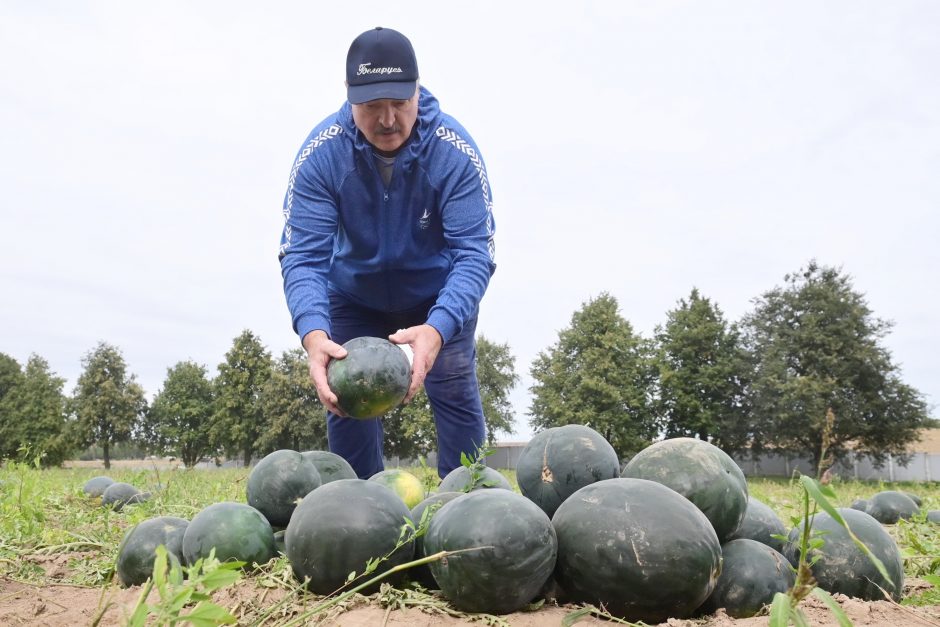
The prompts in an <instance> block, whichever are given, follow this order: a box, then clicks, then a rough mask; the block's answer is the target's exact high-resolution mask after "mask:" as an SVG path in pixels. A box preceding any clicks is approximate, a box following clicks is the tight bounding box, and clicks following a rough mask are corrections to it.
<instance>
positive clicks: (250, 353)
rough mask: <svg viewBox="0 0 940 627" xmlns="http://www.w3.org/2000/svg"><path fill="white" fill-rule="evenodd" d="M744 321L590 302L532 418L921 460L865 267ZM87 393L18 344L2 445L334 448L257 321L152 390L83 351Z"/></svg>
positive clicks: (500, 415)
mask: <svg viewBox="0 0 940 627" xmlns="http://www.w3.org/2000/svg"><path fill="white" fill-rule="evenodd" d="M753 303H754V308H753V310H752V311H751V312H749V313H747V314H746V315H745V316H744V317H743V318H742V319H741V320H739V321H735V322H731V321H728V320H726V319H725V316H724V314H723V312H722V311H721V309H720V308H719V307H718V305H717V304H715V303H714V302H712V301H711V300H710V299H708V298H707V297H705V296H703V295H702V294H701V293H700V292H699V291H698V290H697V289H694V288H693V289H692V291H691V293H690V294H689V296H688V297H687V298H683V299H680V300H679V301H678V303H677V305H676V307H675V308H674V309H672V310H670V311H668V312H667V313H666V319H665V322H664V323H663V324H661V325H659V326H657V327H656V328H655V331H654V333H653V335H652V336H651V337H649V338H644V337H642V336H640V335H639V334H638V333H636V332H635V331H634V329H633V327H632V325H631V324H630V323H629V321H628V320H626V319H625V318H624V317H623V316H622V315H621V313H620V310H619V305H618V302H617V300H616V299H615V298H614V297H613V296H611V295H610V294H608V293H602V294H601V295H599V296H597V297H596V298H593V299H590V300H588V301H587V302H585V303H584V304H583V305H582V307H581V309H579V310H578V311H576V312H574V314H573V315H572V318H571V323H570V325H569V326H568V327H566V328H565V329H563V330H561V331H560V332H559V333H558V339H557V341H556V342H555V343H554V344H552V345H551V346H549V347H548V348H546V349H545V350H543V351H541V352H540V353H539V354H538V355H537V356H536V358H535V360H534V361H533V363H532V364H531V366H530V371H529V372H530V374H531V376H532V380H533V384H532V386H531V387H530V388H529V390H530V392H531V394H532V396H531V398H532V400H531V405H530V407H529V417H530V420H529V423H530V425H531V426H532V427H533V428H534V429H536V430H541V429H545V428H549V427H553V426H561V425H565V424H584V425H588V426H590V427H592V428H594V429H595V430H597V431H599V432H600V433H601V434H603V435H604V436H605V437H606V438H607V439H608V441H610V443H611V444H612V445H613V446H614V449H615V450H616V451H617V452H618V454H620V455H621V457H624V458H626V457H629V456H631V455H632V454H633V453H635V452H636V451H639V450H641V449H642V448H643V447H645V446H646V445H648V444H649V443H650V442H651V441H653V440H654V439H656V438H658V437H661V436H666V437H678V436H687V437H696V438H700V439H705V440H709V441H711V442H713V443H715V444H716V445H718V446H719V447H721V448H722V449H724V450H725V451H726V452H729V453H738V454H744V453H749V454H752V455H758V454H760V453H761V452H763V451H765V450H774V451H777V452H784V453H788V454H799V455H804V454H809V455H811V456H812V458H813V459H814V462H815V463H816V464H817V465H819V464H828V463H832V462H834V461H835V460H837V459H839V458H841V457H844V456H845V455H846V454H847V453H848V452H849V451H850V450H852V451H855V452H856V453H858V454H864V455H867V456H869V457H870V458H871V459H872V460H873V461H874V462H875V463H876V464H879V463H882V462H883V461H884V460H885V459H886V457H887V455H889V454H892V455H895V456H898V457H900V458H901V459H904V458H905V451H906V447H907V445H908V444H909V443H910V442H912V441H914V440H916V438H917V437H918V432H919V430H920V429H922V428H924V427H927V426H935V425H936V421H935V420H933V419H931V417H930V416H929V413H928V408H927V403H926V401H925V399H924V397H923V395H922V394H921V393H920V392H918V391H917V390H916V389H914V388H912V387H911V386H909V385H907V384H906V383H904V382H903V380H902V379H901V373H900V369H899V367H898V366H897V365H896V364H895V363H894V362H893V361H892V358H891V355H890V352H889V351H888V350H887V349H886V348H885V347H884V346H883V344H882V340H883V339H884V337H885V336H886V334H887V333H888V331H889V330H890V328H891V324H890V323H889V322H886V321H884V320H881V319H879V318H876V317H875V316H874V314H873V312H872V311H871V309H870V308H869V306H868V304H867V302H866V301H865V298H864V296H863V295H862V294H861V293H859V292H858V291H856V290H855V289H854V287H853V285H852V282H851V278H850V277H849V276H848V275H846V274H845V273H843V272H842V271H841V270H839V269H836V268H831V267H825V266H820V265H818V264H817V263H816V262H815V261H811V262H810V263H809V264H808V265H807V266H806V267H805V268H801V269H800V270H799V271H798V272H796V273H793V274H788V275H786V276H785V277H784V284H783V285H782V286H778V287H775V288H773V289H771V290H769V291H767V292H765V293H764V294H762V295H761V296H760V297H758V298H756V299H754V301H753ZM477 354H478V364H477V375H478V378H479V381H480V388H481V395H482V398H483V406H484V415H485V419H486V429H487V438H488V440H489V443H490V444H492V443H493V442H495V440H496V437H497V435H498V434H500V433H507V434H508V433H512V426H513V421H514V415H513V410H512V406H511V403H510V401H509V396H510V393H511V391H512V389H513V388H514V387H515V386H516V385H517V384H518V382H519V376H518V374H517V373H516V368H515V358H514V357H513V355H512V353H511V349H510V346H509V345H508V344H499V343H495V342H492V341H490V340H488V339H487V338H485V337H483V336H480V337H478V338H477ZM82 366H83V370H82V373H81V375H80V376H79V378H78V381H77V383H76V385H75V389H74V391H73V392H72V394H71V395H70V396H66V395H65V394H64V392H63V385H64V379H62V378H60V377H58V376H56V375H55V374H54V373H52V372H50V370H49V365H48V362H46V361H45V360H44V359H43V358H42V357H40V356H38V355H32V356H30V357H29V359H28V361H27V363H26V364H25V367H21V366H20V365H19V363H17V362H16V361H15V360H14V359H13V358H11V357H9V356H7V355H4V354H2V353H0V447H2V448H0V456H2V457H6V458H10V457H15V456H17V455H22V454H23V452H24V451H25V450H27V448H28V449H29V450H31V451H32V452H33V453H34V454H36V453H39V454H41V461H42V463H43V464H45V465H58V464H61V463H62V462H63V461H64V460H65V459H68V458H69V457H70V456H72V455H74V454H75V452H76V451H77V450H79V449H81V448H82V447H88V446H91V445H95V446H98V447H100V448H101V451H102V453H103V457H104V462H105V467H109V466H110V458H111V451H112V450H113V447H114V446H115V445H117V444H120V443H125V442H133V443H135V444H136V445H138V446H139V447H141V448H142V449H143V450H146V451H149V452H152V453H154V454H162V455H167V454H169V455H175V456H177V457H179V458H180V460H181V461H182V462H183V463H184V464H185V465H186V466H187V467H191V466H193V465H194V464H195V463H197V462H198V461H199V460H201V459H204V458H216V459H218V458H220V457H223V456H224V457H229V458H240V459H242V460H243V461H244V462H245V463H246V464H247V463H249V461H250V460H251V459H252V458H253V457H257V456H259V455H264V454H267V453H269V452H271V451H274V450H277V449H281V448H290V449H294V450H309V449H326V448H327V440H326V423H325V420H324V409H323V407H322V405H321V404H320V402H319V400H318V399H317V396H316V391H315V390H314V388H313V386H312V384H311V383H310V378H309V370H308V365H307V359H306V355H305V353H304V352H303V350H302V349H300V348H297V349H294V350H289V351H285V352H284V353H283V354H281V355H280V356H279V357H277V358H274V357H272V355H271V354H270V353H269V351H268V350H267V349H266V348H265V346H264V345H263V343H262V342H261V341H260V339H259V338H258V337H257V336H256V335H255V334H253V333H252V332H251V331H249V330H246V331H244V332H243V333H241V334H240V335H239V336H238V337H236V338H235V339H234V341H233V344H232V347H231V349H230V350H229V351H228V352H227V353H226V354H225V358H224V360H223V361H222V362H221V363H220V364H218V367H217V374H216V375H215V376H214V377H212V376H210V375H209V372H208V369H207V367H206V366H205V365H202V364H197V363H195V362H192V361H181V362H179V363H177V364H176V365H174V366H173V367H171V368H168V369H167V375H166V378H165V380H164V382H163V386H162V387H161V389H160V390H159V391H158V392H157V393H156V394H155V395H154V397H153V400H152V402H149V403H148V402H147V399H146V395H145V393H144V390H143V388H142V387H141V386H140V385H139V384H138V383H137V382H136V378H135V376H134V375H133V374H131V373H129V372H128V369H127V365H126V363H125V362H124V359H123V357H122V355H121V352H120V350H119V349H118V348H117V347H115V346H112V345H109V344H107V343H105V342H101V343H99V344H98V345H97V346H96V347H95V348H94V349H93V350H91V351H89V352H88V353H87V354H86V355H85V356H84V357H83V359H82ZM384 431H385V450H386V454H388V455H393V456H395V455H397V456H401V457H415V456H418V455H425V454H427V453H428V452H429V451H431V450H434V448H435V447H436V432H435V429H434V422H433V417H432V414H431V408H430V405H429V403H428V401H427V397H426V396H424V394H423V393H419V394H418V395H417V396H415V398H414V399H413V400H412V402H411V403H410V404H408V405H405V406H401V407H399V408H397V409H396V410H394V411H393V412H390V413H389V414H388V415H386V416H385V418H384Z"/></svg>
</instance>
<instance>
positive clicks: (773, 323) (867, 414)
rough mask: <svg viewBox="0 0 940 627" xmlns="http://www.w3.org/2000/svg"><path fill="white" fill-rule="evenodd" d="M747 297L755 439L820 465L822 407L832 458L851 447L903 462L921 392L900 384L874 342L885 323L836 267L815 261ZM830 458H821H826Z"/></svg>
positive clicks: (920, 414) (919, 417)
mask: <svg viewBox="0 0 940 627" xmlns="http://www.w3.org/2000/svg"><path fill="white" fill-rule="evenodd" d="M784 282H785V285H784V286H783V287H775V288H774V289H772V290H770V291H768V292H766V293H765V294H763V296H761V297H760V298H758V299H756V300H755V305H756V307H755V310H754V311H753V313H751V314H749V315H748V316H747V317H746V318H745V321H744V323H745V329H746V333H745V338H746V342H747V346H748V348H749V350H750V352H751V354H752V356H753V359H754V374H753V382H752V384H751V388H750V393H749V396H750V397H751V399H750V403H751V405H752V407H753V412H754V416H755V417H760V419H761V420H760V422H761V423H762V424H760V427H759V431H758V433H757V434H756V439H755V449H756V450H759V449H760V448H761V446H762V445H763V444H772V445H774V446H775V447H777V448H780V449H783V450H787V451H791V452H795V453H810V454H811V455H812V456H813V460H814V463H815V465H816V466H818V464H819V462H820V457H821V451H822V449H823V431H824V427H825V422H826V414H827V412H828V410H830V409H831V410H832V412H833V413H834V414H835V424H834V427H833V429H832V432H831V433H830V434H829V443H828V444H829V448H828V450H829V453H830V454H831V455H832V459H839V458H842V457H844V456H845V455H846V454H847V452H848V451H849V448H850V445H851V448H853V449H854V450H855V451H856V453H858V454H863V455H868V456H869V457H871V459H872V460H873V461H874V462H875V463H876V464H881V463H883V461H884V460H885V458H886V456H887V455H888V454H892V455H896V456H898V457H900V458H902V459H905V458H907V457H908V455H906V451H905V449H906V445H907V444H908V443H910V442H912V441H914V440H916V439H917V437H918V431H919V429H921V428H922V427H924V426H925V425H926V424H927V423H928V420H929V419H928V416H927V406H926V402H925V401H924V399H923V397H922V395H921V394H920V393H919V392H918V391H917V390H915V389H914V388H912V387H911V386H909V385H907V384H905V383H904V382H903V381H902V380H901V376H900V371H899V368H898V366H897V365H895V364H894V363H892V360H891V355H890V353H889V351H888V350H887V349H886V348H885V347H884V346H882V344H881V340H882V339H883V338H884V337H885V335H886V334H887V333H888V331H889V329H890V328H891V324H890V323H889V322H886V321H884V320H881V319H878V318H875V317H874V315H873V313H872V311H871V309H870V308H869V306H868V304H867V302H866V300H865V298H864V295H863V294H861V293H860V292H858V291H856V290H855V289H854V288H853V285H852V281H851V278H850V277H849V276H848V275H846V274H843V273H842V272H841V271H840V270H838V269H835V268H830V267H825V266H820V265H818V264H817V263H816V262H815V260H814V261H811V262H810V263H809V265H808V266H807V267H806V268H804V269H800V271H799V272H797V273H795V274H788V275H786V276H785V277H784ZM827 458H828V456H827Z"/></svg>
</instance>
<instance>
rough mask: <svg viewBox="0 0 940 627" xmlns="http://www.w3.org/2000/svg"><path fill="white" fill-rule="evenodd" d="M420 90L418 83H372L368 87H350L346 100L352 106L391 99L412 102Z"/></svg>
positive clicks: (347, 90)
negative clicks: (416, 92)
mask: <svg viewBox="0 0 940 627" xmlns="http://www.w3.org/2000/svg"><path fill="white" fill-rule="evenodd" d="M417 88H418V81H396V82H388V83H370V84H368V85H350V86H349V87H347V88H346V98H347V99H349V102H350V103H351V104H362V103H363V102H369V101H370V100H381V99H383V98H390V99H392V100H410V99H411V97H412V96H414V95H415V90H416V89H417Z"/></svg>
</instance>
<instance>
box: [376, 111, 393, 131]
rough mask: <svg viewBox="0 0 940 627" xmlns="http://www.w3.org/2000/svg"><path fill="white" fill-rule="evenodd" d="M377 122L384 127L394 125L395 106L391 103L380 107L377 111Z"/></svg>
mask: <svg viewBox="0 0 940 627" xmlns="http://www.w3.org/2000/svg"><path fill="white" fill-rule="evenodd" d="M379 123H380V124H381V125H382V126H383V127H385V128H391V127H393V126H395V108H394V107H392V105H387V106H385V107H382V109H381V110H380V111H379Z"/></svg>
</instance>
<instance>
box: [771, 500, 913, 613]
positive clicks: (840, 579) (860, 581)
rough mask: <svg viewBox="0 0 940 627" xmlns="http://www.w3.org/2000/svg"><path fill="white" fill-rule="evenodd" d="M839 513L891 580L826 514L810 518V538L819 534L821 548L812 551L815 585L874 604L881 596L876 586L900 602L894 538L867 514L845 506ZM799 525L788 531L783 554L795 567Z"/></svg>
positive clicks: (901, 582) (900, 582)
mask: <svg viewBox="0 0 940 627" xmlns="http://www.w3.org/2000/svg"><path fill="white" fill-rule="evenodd" d="M838 512H839V514H840V515H841V516H842V518H843V519H844V520H845V521H846V523H848V525H849V528H850V529H851V530H852V533H854V534H855V536H856V537H858V539H859V540H861V541H862V543H863V544H864V545H865V546H867V547H868V548H869V550H870V551H871V552H872V553H873V554H874V555H875V557H877V558H878V559H879V560H881V562H882V564H884V567H885V569H886V570H887V571H888V575H889V576H890V581H888V580H885V578H884V577H882V576H881V573H879V572H878V568H877V567H876V566H875V565H874V564H873V563H872V562H871V561H870V560H869V559H868V556H867V555H865V553H864V552H863V551H862V550H861V549H859V548H858V547H857V546H855V543H854V542H853V541H852V538H851V537H850V536H849V534H848V532H846V530H845V528H843V527H842V525H840V524H839V523H838V522H837V521H836V520H834V519H833V518H832V517H831V516H830V515H829V514H826V513H821V514H817V515H816V516H814V517H813V521H812V526H813V535H814V537H815V536H816V534H817V533H822V534H823V535H821V536H820V537H821V538H822V540H823V545H822V547H821V548H819V549H814V550H813V557H817V556H818V559H816V561H815V562H813V563H812V565H811V568H812V571H813V577H815V578H816V582H817V585H819V587H820V588H822V589H823V590H826V591H827V592H830V593H833V594H835V593H837V592H839V593H842V594H845V595H846V596H850V597H856V598H859V599H865V600H868V601H876V600H879V599H883V598H884V595H883V594H882V593H881V590H879V586H880V587H881V588H884V589H885V590H886V591H887V592H888V593H889V594H891V596H892V597H893V598H894V599H895V600H896V601H899V600H900V599H901V591H902V589H903V586H904V569H903V565H902V562H901V552H900V551H899V550H898V545H897V544H896V543H895V542H894V539H893V538H892V537H891V536H890V535H889V534H888V532H887V531H885V528H884V527H882V526H881V523H879V522H878V521H877V520H875V519H874V518H872V517H871V516H870V515H869V514H866V513H865V512H861V511H859V510H856V509H851V508H848V507H840V508H838ZM801 531H802V525H801V526H797V527H795V528H793V529H792V530H791V531H790V535H789V542H788V544H787V547H786V551H785V554H786V555H787V557H788V558H789V559H790V562H791V563H792V564H793V565H794V566H795V565H796V564H797V562H798V561H799V558H800V549H799V537H800V533H801Z"/></svg>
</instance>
